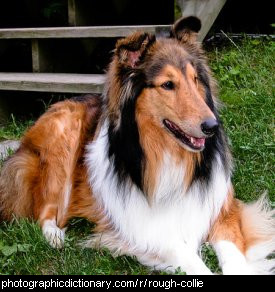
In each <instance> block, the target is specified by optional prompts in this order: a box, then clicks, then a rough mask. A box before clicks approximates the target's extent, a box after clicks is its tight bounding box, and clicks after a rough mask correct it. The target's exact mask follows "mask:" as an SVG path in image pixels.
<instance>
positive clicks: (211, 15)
mask: <svg viewBox="0 0 275 292" xmlns="http://www.w3.org/2000/svg"><path fill="white" fill-rule="evenodd" d="M225 2H226V0H178V3H179V6H180V7H181V10H182V16H184V17H187V16H191V15H193V16H197V17H198V18H200V20H201V22H202V28H201V31H200V32H199V40H200V41H203V39H204V38H205V36H206V35H207V33H208V31H209V30H210V28H211V26H212V25H213V23H214V21H215V19H216V18H217V16H218V15H219V13H220V11H221V9H222V7H223V6H224V4H225Z"/></svg>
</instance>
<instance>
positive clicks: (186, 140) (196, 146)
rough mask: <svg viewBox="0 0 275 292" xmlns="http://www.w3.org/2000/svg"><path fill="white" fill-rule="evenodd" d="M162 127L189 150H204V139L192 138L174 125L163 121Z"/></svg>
mask: <svg viewBox="0 0 275 292" xmlns="http://www.w3.org/2000/svg"><path fill="white" fill-rule="evenodd" d="M163 124H164V126H165V127H166V128H167V129H168V130H169V131H170V132H171V133H172V134H173V135H174V136H175V137H176V138H177V139H178V140H180V141H181V142H182V143H183V144H185V145H187V146H188V147H189V148H191V149H193V150H197V151H201V150H203V149H204V145H205V138H196V137H192V136H190V135H188V134H186V133H185V132H183V131H182V130H181V128H180V127H179V126H177V125H176V124H175V123H173V122H171V121H169V120H167V119H165V120H163Z"/></svg>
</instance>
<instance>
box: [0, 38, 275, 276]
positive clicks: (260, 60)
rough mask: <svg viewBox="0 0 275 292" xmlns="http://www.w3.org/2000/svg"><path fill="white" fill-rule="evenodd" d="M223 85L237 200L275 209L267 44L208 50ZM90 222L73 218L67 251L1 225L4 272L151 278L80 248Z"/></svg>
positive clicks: (20, 127)
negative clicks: (263, 200)
mask: <svg viewBox="0 0 275 292" xmlns="http://www.w3.org/2000/svg"><path fill="white" fill-rule="evenodd" d="M208 55H209V59H210V65H211V67H212V69H213V72H214V75H215V77H216V79H217V80H218V83H219V87H220V99H221V100H222V102H223V109H222V120H223V122H224V127H225V129H226V132H227V134H228V136H229V138H230V141H231V145H232V146H231V147H232V152H233V156H234V162H235V170H234V176H233V181H234V185H235V189H236V195H237V197H238V198H240V199H242V200H244V201H251V200H253V199H256V198H257V197H259V196H260V195H261V194H262V193H263V192H265V191H268V194H269V198H270V200H271V201H272V204H273V206H274V202H275V193H274V183H273V182H274V174H275V170H274V165H275V163H274V151H273V150H274V127H273V123H274V84H273V83H274V82H273V80H274V74H273V71H274V60H275V46H274V43H273V42H271V41H268V40H265V41H259V40H254V41H251V40H244V41H243V42H241V43H238V44H235V45H233V44H230V45H227V46H226V47H224V48H221V47H219V48H215V49H213V50H211V51H210V52H208ZM31 123H32V121H27V122H24V123H22V122H18V121H16V120H15V119H14V118H12V119H11V122H10V123H8V124H7V125H6V126H5V127H2V128H0V139H1V137H2V138H9V139H10V138H18V137H20V136H21V135H22V132H23V131H24V129H25V128H26V127H27V126H29V125H30V124H31ZM91 228H92V226H91V225H90V224H89V223H88V222H86V221H85V220H73V221H72V222H71V224H70V226H69V229H68V232H67V238H66V243H65V248H64V249H62V250H54V249H52V248H50V247H49V246H48V244H47V243H46V242H45V240H44V238H43V236H42V234H41V231H40V229H39V227H38V226H37V224H35V223H33V222H28V221H25V220H22V221H20V222H14V223H2V224H1V226H0V274H78V275H84V274H150V273H152V272H150V271H149V270H148V269H146V268H145V267H143V266H141V265H140V264H138V263H137V262H136V261H135V260H133V259H131V258H129V257H118V258H113V257H112V256H111V255H110V253H109V252H108V251H103V250H101V251H95V250H89V249H84V250H83V249H81V248H79V247H78V246H77V241H78V240H80V239H83V238H85V236H87V235H88V234H89V233H90V229H91ZM203 257H204V259H205V260H206V262H207V265H208V266H209V267H210V268H211V269H212V270H213V271H218V266H217V259H216V256H215V254H214V252H213V250H212V249H211V248H209V246H204V248H203Z"/></svg>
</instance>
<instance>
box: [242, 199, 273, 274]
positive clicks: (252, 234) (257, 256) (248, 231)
mask: <svg viewBox="0 0 275 292" xmlns="http://www.w3.org/2000/svg"><path fill="white" fill-rule="evenodd" d="M241 226H242V231H243V234H244V237H245V242H246V254H245V255H246V258H247V261H248V263H249V265H250V266H251V268H252V271H253V273H255V274H274V273H275V257H274V252H275V209H273V210H272V208H271V206H270V203H269V201H268V199H267V196H266V194H264V195H262V196H261V198H260V199H259V200H258V201H256V202H253V203H250V204H243V206H242V212H241Z"/></svg>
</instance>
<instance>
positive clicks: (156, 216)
mask: <svg viewBox="0 0 275 292" xmlns="http://www.w3.org/2000/svg"><path fill="white" fill-rule="evenodd" d="M107 147H108V136H107V127H106V124H105V125H104V126H103V127H102V129H101V131H100V133H99V136H98V138H97V139H96V141H94V142H92V143H91V144H90V145H88V146H87V156H86V163H87V167H88V173H89V179H90V184H91V186H92V189H93V193H94V196H95V197H96V199H97V200H98V202H99V204H101V205H102V207H103V209H104V210H105V213H106V216H108V218H109V220H111V221H112V223H113V226H114V228H115V231H116V234H117V235H118V236H119V237H120V239H122V240H123V241H124V242H125V243H127V244H128V245H129V246H131V247H132V248H135V249H137V250H139V251H141V252H142V251H148V250H149V251H152V252H155V253H161V252H167V251H169V250H172V249H173V248H175V246H176V247H178V248H180V246H181V245H182V244H185V245H187V246H188V247H189V248H190V249H192V250H193V251H197V250H198V248H199V246H200V244H201V242H202V241H203V240H204V239H205V238H206V236H207V234H208V231H209V226H210V224H211V222H212V221H213V220H215V218H216V217H217V215H218V213H219V211H220V209H221V207H222V205H223V203H224V200H225V198H226V195H227V192H228V187H229V182H228V181H226V176H225V174H224V171H223V168H222V166H221V163H220V160H219V158H217V159H216V161H215V166H214V170H213V173H212V177H211V180H210V182H209V184H208V186H207V187H206V186H204V185H203V186H202V185H201V184H200V183H195V184H193V186H192V187H191V188H190V189H189V190H188V191H187V192H186V191H185V187H184V183H183V177H184V169H185V168H184V164H183V165H181V166H176V165H175V164H174V162H173V159H172V157H171V156H170V155H169V153H166V154H165V157H164V161H163V165H162V168H161V169H160V172H159V174H158V180H159V182H158V184H157V188H156V190H155V196H154V197H155V198H156V199H155V201H154V202H153V203H152V204H151V205H149V204H148V201H147V200H146V198H145V196H144V194H143V193H142V192H141V191H140V190H139V189H138V188H137V187H136V186H133V185H131V186H130V184H129V185H126V186H125V187H119V184H118V180H117V176H116V174H115V173H114V167H113V165H112V162H111V161H110V160H109V158H108V148H107Z"/></svg>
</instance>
